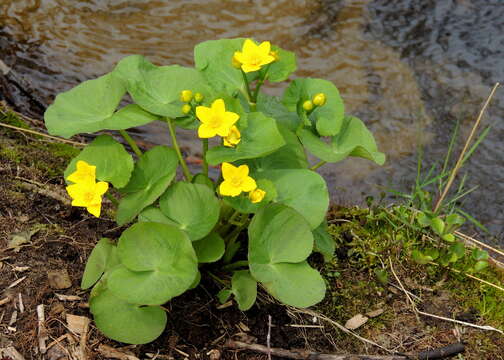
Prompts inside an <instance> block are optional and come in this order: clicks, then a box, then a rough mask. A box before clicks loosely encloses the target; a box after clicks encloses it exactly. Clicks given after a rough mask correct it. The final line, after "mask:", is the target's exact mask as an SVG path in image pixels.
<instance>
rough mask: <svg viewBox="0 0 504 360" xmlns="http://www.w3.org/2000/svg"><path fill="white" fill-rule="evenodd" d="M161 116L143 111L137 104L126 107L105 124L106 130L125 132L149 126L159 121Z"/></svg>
mask: <svg viewBox="0 0 504 360" xmlns="http://www.w3.org/2000/svg"><path fill="white" fill-rule="evenodd" d="M159 119H160V118H159V116H156V115H154V114H151V113H150V112H147V111H145V110H143V109H142V108H141V107H140V106H138V105H136V104H130V105H126V106H125V107H123V108H121V109H119V110H118V111H117V112H116V113H114V115H112V117H110V118H108V119H106V120H105V121H104V123H103V127H104V129H109V130H123V129H129V128H133V127H136V126H142V125H145V124H148V123H150V122H152V121H154V120H159Z"/></svg>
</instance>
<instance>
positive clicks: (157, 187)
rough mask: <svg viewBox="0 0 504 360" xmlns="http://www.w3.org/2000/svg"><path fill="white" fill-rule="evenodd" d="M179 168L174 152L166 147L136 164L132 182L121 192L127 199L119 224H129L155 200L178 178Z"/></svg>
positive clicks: (122, 208) (158, 148)
mask: <svg viewBox="0 0 504 360" xmlns="http://www.w3.org/2000/svg"><path fill="white" fill-rule="evenodd" d="M177 166H178V158H177V154H176V152H175V150H173V149H171V148H168V147H166V146H156V147H153V148H152V149H151V150H149V151H147V152H146V153H144V154H143V155H142V156H141V157H140V159H139V160H138V162H137V163H136V165H135V169H134V170H133V174H132V175H131V180H130V181H129V183H128V184H127V185H126V187H124V188H123V189H121V191H122V192H123V193H126V196H124V197H123V198H122V199H121V201H120V203H119V207H118V209H117V214H116V220H117V223H118V224H119V225H123V224H126V223H127V222H129V221H131V220H133V219H134V218H135V216H136V215H137V214H138V213H140V211H142V210H143V209H144V208H145V207H147V206H149V205H150V204H152V203H153V202H154V201H156V199H157V198H158V197H159V196H161V194H162V193H163V192H165V190H166V188H167V187H168V185H170V183H171V181H172V180H173V178H174V177H175V173H176V171H177Z"/></svg>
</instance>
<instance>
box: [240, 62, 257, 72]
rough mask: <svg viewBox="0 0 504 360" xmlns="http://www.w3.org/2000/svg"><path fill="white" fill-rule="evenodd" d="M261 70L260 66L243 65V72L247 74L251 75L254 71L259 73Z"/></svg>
mask: <svg viewBox="0 0 504 360" xmlns="http://www.w3.org/2000/svg"><path fill="white" fill-rule="evenodd" d="M260 69H261V66H260V65H250V64H243V65H242V70H243V72H246V73H249V72H252V71H257V70H260Z"/></svg>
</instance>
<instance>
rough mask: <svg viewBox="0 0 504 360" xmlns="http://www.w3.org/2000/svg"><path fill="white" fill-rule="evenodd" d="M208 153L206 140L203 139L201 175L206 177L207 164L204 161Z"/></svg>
mask: <svg viewBox="0 0 504 360" xmlns="http://www.w3.org/2000/svg"><path fill="white" fill-rule="evenodd" d="M207 151H208V139H203V174H205V175H206V176H208V162H207V160H206V153H207Z"/></svg>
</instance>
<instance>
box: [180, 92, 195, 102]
mask: <svg viewBox="0 0 504 360" xmlns="http://www.w3.org/2000/svg"><path fill="white" fill-rule="evenodd" d="M191 99H192V91H191V90H182V91H181V92H180V101H183V102H187V103H188V102H189V101H191Z"/></svg>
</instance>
